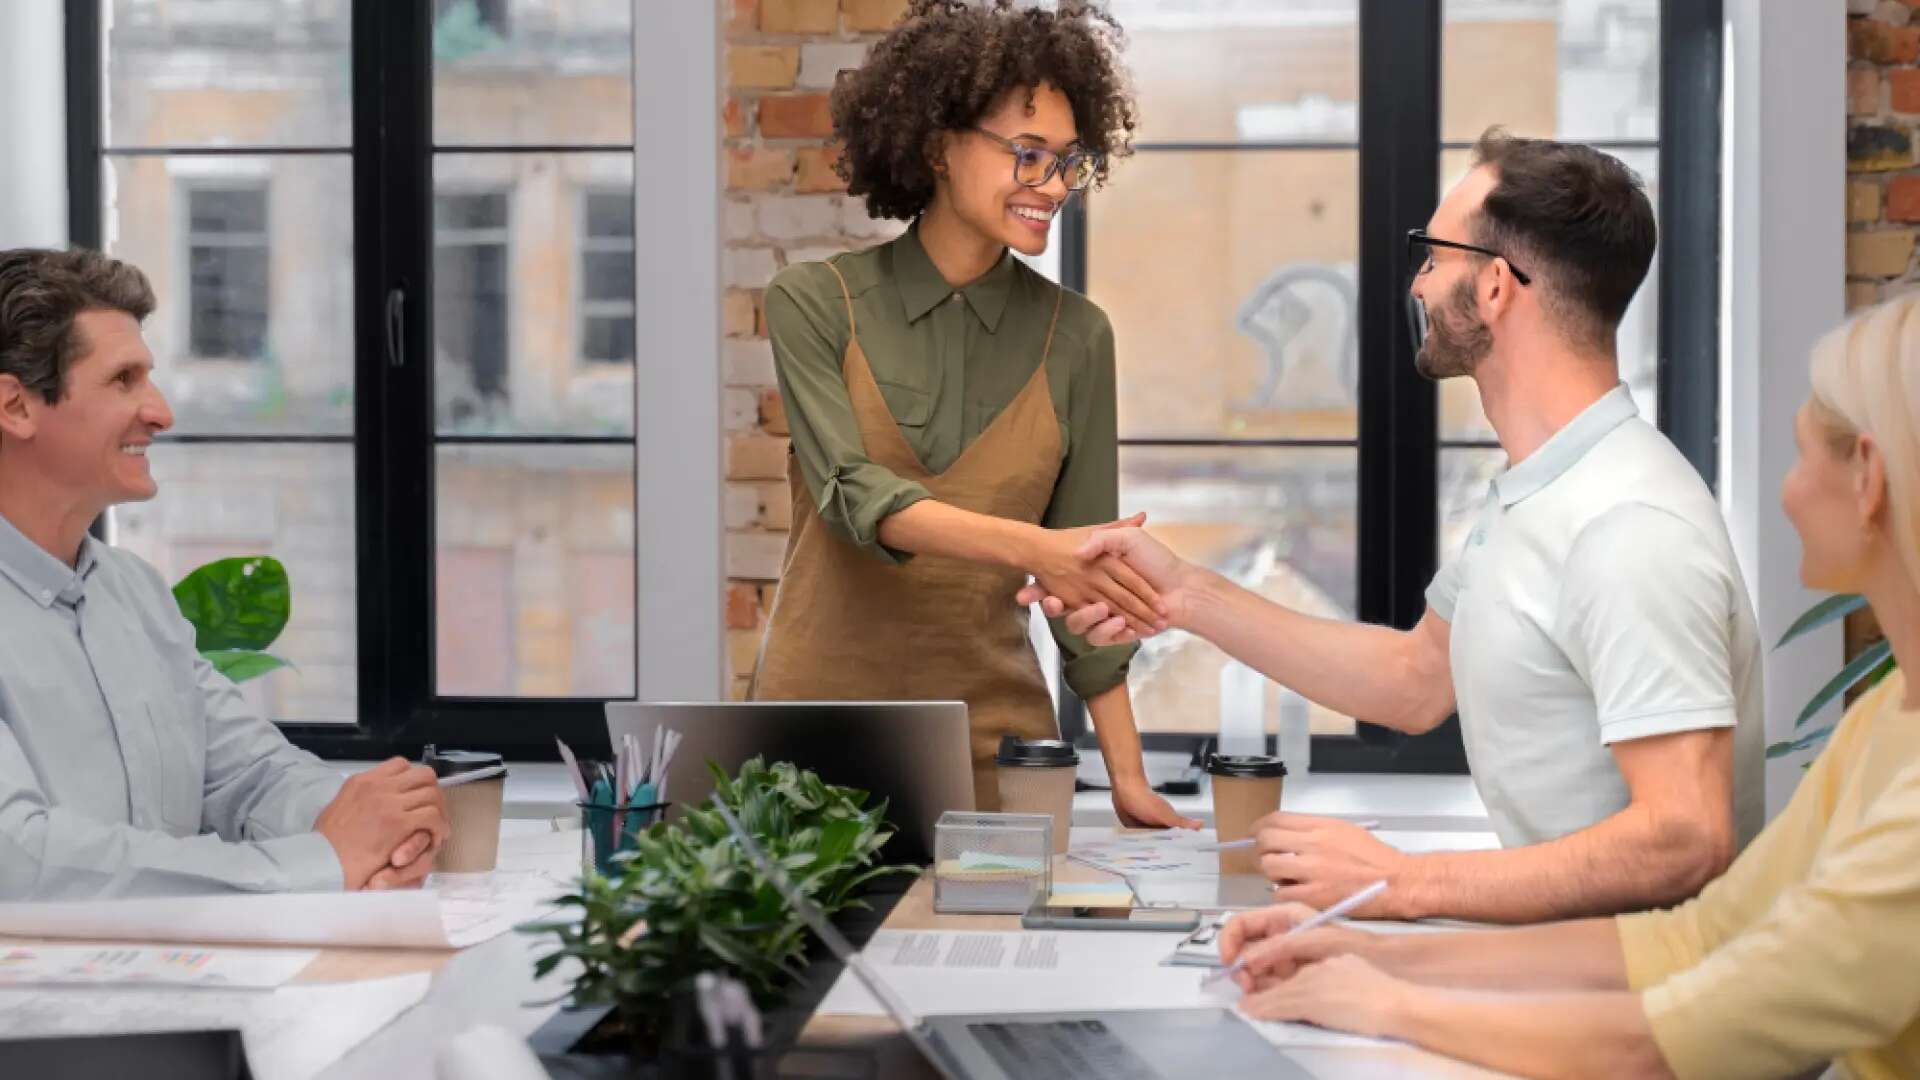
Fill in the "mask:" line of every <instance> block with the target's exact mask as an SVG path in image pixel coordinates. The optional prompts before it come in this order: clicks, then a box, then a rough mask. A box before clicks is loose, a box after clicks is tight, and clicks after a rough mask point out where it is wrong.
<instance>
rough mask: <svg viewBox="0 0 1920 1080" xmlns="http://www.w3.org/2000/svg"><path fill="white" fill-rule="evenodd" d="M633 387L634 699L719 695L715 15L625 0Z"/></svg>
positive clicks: (706, 8)
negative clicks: (629, 34) (634, 240)
mask: <svg viewBox="0 0 1920 1080" xmlns="http://www.w3.org/2000/svg"><path fill="white" fill-rule="evenodd" d="M635 15H636V18H635V20H634V28H633V29H634V39H633V77H634V95H635V97H634V105H635V107H634V132H633V135H634V140H633V141H634V146H635V147H636V148H637V150H638V153H637V156H636V158H635V161H634V166H633V179H634V185H633V186H634V198H635V199H636V201H637V206H636V209H635V213H634V221H635V222H636V223H639V231H640V237H641V240H642V242H641V243H640V244H639V245H638V249H637V251H636V252H635V259H636V269H637V279H638V280H637V284H638V287H639V292H640V295H639V306H638V308H637V309H636V317H637V318H638V320H639V324H638V327H637V332H638V340H639V341H640V342H641V349H640V357H639V362H638V370H637V371H635V373H634V380H633V384H634V392H635V393H636V394H637V395H638V396H639V400H638V402H637V403H636V405H635V409H634V419H635V423H634V428H635V435H636V437H637V439H638V446H637V450H638V456H639V476H638V483H639V496H638V499H637V501H636V503H635V506H636V507H637V508H638V513H639V517H638V520H637V521H636V526H637V528H636V534H635V539H636V540H637V541H638V543H639V546H640V566H639V571H640V572H639V582H640V610H639V615H638V618H639V622H640V625H639V633H638V635H637V639H638V641H639V649H640V667H639V675H640V679H639V691H640V699H641V700H642V701H716V700H722V699H724V698H725V697H726V693H725V686H724V685H723V680H724V679H725V674H724V671H725V668H724V664H723V656H724V652H723V650H724V647H725V643H726V633H725V628H724V625H723V604H724V601H725V588H726V580H725V577H724V576H723V573H722V567H721V553H722V550H723V549H724V547H725V533H724V531H723V527H722V518H721V511H720V492H721V489H722V488H723V487H724V486H725V485H724V483H723V481H722V474H723V465H722V462H721V442H720V439H721V431H722V424H721V422H720V355H719V352H720V266H719V261H720V256H719V252H720V123H719V119H718V115H717V112H716V107H715V105H714V103H715V102H716V101H718V100H719V94H720V68H719V56H720V20H718V19H716V18H715V17H714V12H713V8H712V6H711V5H708V4H680V3H671V4H661V3H642V4H636V5H635Z"/></svg>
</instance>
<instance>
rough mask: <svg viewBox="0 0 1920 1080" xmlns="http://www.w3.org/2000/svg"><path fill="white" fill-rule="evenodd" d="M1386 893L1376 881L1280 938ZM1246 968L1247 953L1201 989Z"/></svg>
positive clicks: (1209, 978) (1323, 922) (1204, 982)
mask: <svg viewBox="0 0 1920 1080" xmlns="http://www.w3.org/2000/svg"><path fill="white" fill-rule="evenodd" d="M1386 891H1387V883H1386V881H1385V880H1381V881H1376V882H1374V883H1373V884H1371V885H1369V886H1367V887H1366V888H1364V889H1361V890H1360V891H1359V892H1357V893H1354V894H1353V895H1352V896H1349V897H1347V898H1346V899H1345V900H1342V901H1340V902H1339V903H1337V904H1335V905H1333V906H1332V907H1330V908H1328V909H1327V910H1325V911H1323V912H1321V913H1320V914H1318V915H1315V916H1314V917H1313V918H1311V919H1308V920H1307V921H1306V922H1303V923H1301V924H1300V925H1299V926H1296V927H1294V928H1293V929H1291V930H1289V931H1287V932H1286V933H1284V934H1281V935H1280V936H1281V937H1292V936H1293V935H1295V934H1304V933H1306V932H1307V931H1309V930H1312V929H1314V928H1315V927H1319V926H1324V925H1326V924H1327V923H1329V922H1332V921H1333V920H1335V919H1337V918H1339V917H1340V916H1342V915H1345V914H1346V913H1347V912H1349V911H1352V910H1353V909H1354V908H1357V907H1359V906H1360V905H1361V904H1364V903H1366V902H1367V901H1369V900H1371V899H1373V898H1374V897H1376V896H1379V895H1380V894H1381V893H1383V892H1386ZM1246 966H1247V957H1246V954H1245V953H1242V954H1240V959H1238V960H1235V961H1234V962H1233V963H1232V964H1230V965H1228V966H1227V967H1224V968H1221V969H1220V970H1219V971H1216V972H1214V973H1213V974H1211V975H1209V976H1207V977H1206V978H1204V979H1201V980H1200V988H1201V989H1202V990H1204V989H1206V988H1208V987H1210V986H1213V985H1215V984H1217V983H1219V982H1222V981H1224V980H1226V979H1231V978H1233V977H1234V976H1235V975H1238V974H1240V971H1241V969H1242V968H1244V967H1246Z"/></svg>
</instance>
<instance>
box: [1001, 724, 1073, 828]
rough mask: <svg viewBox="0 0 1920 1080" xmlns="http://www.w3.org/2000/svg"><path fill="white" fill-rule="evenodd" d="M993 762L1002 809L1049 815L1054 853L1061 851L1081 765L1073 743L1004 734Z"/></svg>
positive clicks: (1009, 811) (1069, 825)
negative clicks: (1076, 774) (1074, 784)
mask: <svg viewBox="0 0 1920 1080" xmlns="http://www.w3.org/2000/svg"><path fill="white" fill-rule="evenodd" d="M993 764H994V772H995V774H996V775H997V777H998V779H999V782H1000V810H1001V812H1003V813H1009V814H1047V815H1049V816H1051V817H1052V818H1053V853H1054V854H1055V855H1059V854H1063V853H1064V852H1065V851H1066V850H1067V830H1068V829H1069V828H1071V827H1072V825H1073V776H1074V773H1075V771H1076V770H1077V769H1078V768H1079V765H1080V754H1079V753H1078V752H1077V751H1075V750H1074V748H1073V744H1072V743H1066V742H1061V741H1060V740H1058V739H1033V740H1022V739H1020V738H1018V737H1017V736H1013V735H1003V736H1001V738H1000V752H999V753H998V754H996V755H994V758H993Z"/></svg>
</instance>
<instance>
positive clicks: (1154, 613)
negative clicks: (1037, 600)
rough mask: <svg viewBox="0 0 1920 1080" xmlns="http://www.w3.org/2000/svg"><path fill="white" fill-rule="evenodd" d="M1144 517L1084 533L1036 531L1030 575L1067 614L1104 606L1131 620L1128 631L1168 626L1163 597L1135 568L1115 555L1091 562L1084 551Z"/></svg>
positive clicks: (1030, 546) (1028, 553)
mask: <svg viewBox="0 0 1920 1080" xmlns="http://www.w3.org/2000/svg"><path fill="white" fill-rule="evenodd" d="M1146 519H1147V516H1146V515H1145V514H1135V515H1134V516H1133V517H1130V518H1126V519H1124V520H1121V521H1116V522H1113V523H1111V524H1108V525H1093V526H1088V527H1086V528H1079V529H1036V530H1034V533H1033V534H1032V538H1031V540H1030V541H1029V543H1028V545H1027V551H1026V552H1025V553H1024V558H1025V562H1026V565H1027V572H1028V573H1030V574H1032V575H1033V579H1034V581H1035V582H1036V583H1037V584H1038V585H1039V587H1040V588H1041V589H1043V590H1045V594H1046V595H1048V596H1054V597H1058V598H1059V599H1060V600H1061V601H1062V603H1063V604H1064V606H1065V609H1066V610H1077V609H1079V608H1083V607H1088V606H1090V605H1093V604H1105V605H1106V608H1107V610H1109V611H1111V612H1113V613H1114V614H1115V615H1117V616H1119V617H1120V618H1123V619H1125V620H1126V625H1127V628H1128V629H1130V630H1132V631H1134V632H1135V633H1136V634H1138V635H1140V636H1142V637H1146V636H1149V635H1151V634H1154V633H1157V632H1159V631H1161V630H1164V629H1166V627H1167V619H1166V615H1167V611H1166V606H1165V605H1164V604H1162V603H1161V601H1160V594H1159V593H1158V592H1156V591H1155V590H1154V588H1153V586H1151V585H1149V584H1147V581H1146V579H1145V578H1143V577H1141V576H1140V575H1139V574H1137V573H1135V572H1134V570H1133V568H1132V567H1130V566H1128V565H1127V564H1126V563H1125V562H1124V561H1122V560H1121V559H1119V558H1118V557H1116V556H1113V555H1098V556H1095V557H1094V558H1091V559H1089V558H1086V557H1084V556H1082V555H1081V553H1080V551H1081V549H1082V548H1083V547H1085V546H1086V544H1087V542H1088V540H1090V539H1091V538H1092V537H1093V535H1094V534H1095V533H1097V532H1099V531H1101V530H1103V529H1113V528H1138V527H1139V526H1140V523H1141V522H1144V521H1145V520H1146Z"/></svg>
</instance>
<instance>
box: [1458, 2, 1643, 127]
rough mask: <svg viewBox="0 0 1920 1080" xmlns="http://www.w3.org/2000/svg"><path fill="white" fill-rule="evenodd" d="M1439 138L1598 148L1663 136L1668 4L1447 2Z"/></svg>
mask: <svg viewBox="0 0 1920 1080" xmlns="http://www.w3.org/2000/svg"><path fill="white" fill-rule="evenodd" d="M1445 19H1446V22H1445V26H1444V28H1443V30H1442V33H1441V57H1440V85H1441V97H1440V102H1441V106H1440V131H1441V138H1442V139H1444V140H1446V141H1448V142H1472V141H1473V140H1474V139H1477V138H1479V137H1480V133H1481V132H1482V131H1485V130H1486V129H1487V128H1488V127H1489V126H1491V125H1493V124H1502V125H1505V126H1506V127H1507V128H1508V129H1510V130H1511V131H1512V132H1513V133H1514V134H1516V135H1544V136H1549V137H1552V138H1558V139H1571V140H1577V141H1582V142H1596V141H1600V140H1605V139H1652V138H1658V137H1659V134H1660V0H1447V2H1446V16H1445Z"/></svg>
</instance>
